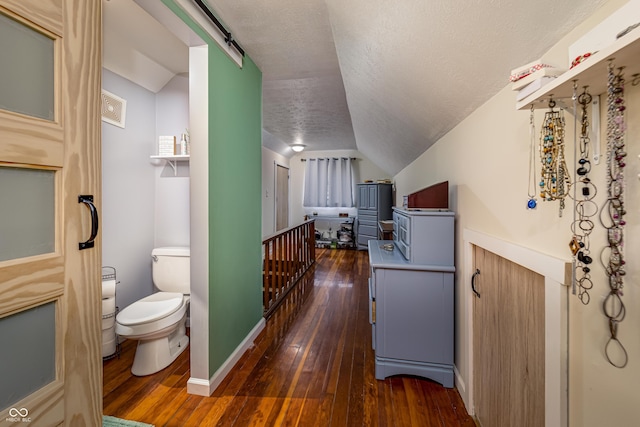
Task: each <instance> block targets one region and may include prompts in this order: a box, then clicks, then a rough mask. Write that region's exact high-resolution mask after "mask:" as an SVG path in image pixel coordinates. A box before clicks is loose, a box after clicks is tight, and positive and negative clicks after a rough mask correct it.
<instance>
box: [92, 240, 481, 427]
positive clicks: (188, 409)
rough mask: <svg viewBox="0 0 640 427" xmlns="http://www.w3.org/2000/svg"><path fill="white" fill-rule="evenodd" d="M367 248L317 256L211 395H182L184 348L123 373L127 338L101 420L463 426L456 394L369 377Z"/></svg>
mask: <svg viewBox="0 0 640 427" xmlns="http://www.w3.org/2000/svg"><path fill="white" fill-rule="evenodd" d="M368 274H369V264H368V255H367V253H366V251H351V250H329V249H324V250H318V252H317V257H316V263H315V265H314V266H313V267H312V268H311V269H310V270H309V272H307V274H306V275H305V276H304V277H303V278H302V279H301V280H300V281H299V282H298V285H297V286H296V288H294V289H293V290H292V291H291V292H290V293H289V294H288V295H287V296H286V297H285V299H284V300H283V302H282V304H281V305H280V306H279V307H278V308H277V309H276V310H275V311H274V312H273V313H272V314H271V316H270V317H269V318H268V319H267V322H266V325H265V328H264V330H263V331H262V332H261V334H260V335H259V336H258V338H257V339H256V341H255V343H254V345H253V346H252V347H251V348H250V349H249V350H247V351H246V352H245V354H243V355H242V356H241V357H240V360H239V361H238V363H237V364H236V365H235V366H234V368H233V369H232V370H231V372H230V373H229V375H227V377H226V378H225V379H223V381H222V382H221V383H220V385H219V386H218V388H217V389H216V390H215V391H214V392H213V394H212V395H211V396H209V397H203V396H195V395H189V394H187V392H186V382H187V381H188V379H189V376H190V372H189V369H188V363H189V355H188V352H189V350H190V349H187V351H185V353H183V354H182V355H181V356H180V357H179V358H178V360H177V361H176V362H174V363H173V364H172V365H171V366H169V367H168V368H166V369H164V370H162V371H160V372H159V373H157V374H155V375H152V376H148V377H134V376H133V375H131V373H130V368H131V364H132V362H133V355H134V353H135V344H136V343H135V341H127V342H125V344H124V345H123V346H122V354H121V356H120V358H118V359H113V360H110V361H107V362H105V364H104V393H103V396H104V413H105V414H107V415H113V416H117V417H122V418H129V419H135V420H136V421H141V422H146V423H151V424H154V425H155V426H156V427H163V426H164V427H178V426H180V427H190V426H194V427H201V426H269V427H270V426H278V427H280V426H302V427H307V426H319V427H326V426H330V425H333V426H339V427H343V426H363V425H366V426H380V427H385V426H394V427H395V426H398V427H402V426H411V425H420V426H445V427H453V426H458V425H459V426H462V427H473V426H474V425H475V424H474V422H473V420H472V418H471V417H469V416H468V415H467V412H466V410H465V408H464V404H463V403H462V400H461V399H460V395H459V394H458V392H457V390H455V389H445V388H443V387H441V386H440V385H439V384H437V383H434V382H432V381H429V380H425V379H421V378H413V377H405V376H397V377H391V378H387V379H386V380H384V381H380V380H376V379H375V360H374V357H375V353H374V351H373V350H372V348H371V339H372V338H371V325H370V324H369V319H368V282H367V280H368Z"/></svg>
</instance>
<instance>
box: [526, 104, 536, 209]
mask: <svg viewBox="0 0 640 427" xmlns="http://www.w3.org/2000/svg"><path fill="white" fill-rule="evenodd" d="M535 140H536V125H535V123H534V116H533V105H531V115H530V116H529V182H528V183H527V195H528V196H529V200H527V209H529V210H532V209H535V208H536V207H537V206H538V201H537V200H536V183H535V181H536V143H535Z"/></svg>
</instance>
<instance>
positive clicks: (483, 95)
mask: <svg viewBox="0 0 640 427" xmlns="http://www.w3.org/2000/svg"><path fill="white" fill-rule="evenodd" d="M605 1H606V0H563V1H557V0H539V1H514V0H511V1H507V0H466V1H463V0H451V1H442V0H438V1H435V0H402V1H397V2H389V1H385V0H348V1H345V0H269V1H264V0H263V1H255V0H208V4H209V5H210V6H211V8H212V9H213V10H214V11H215V12H216V14H217V15H218V16H220V17H221V18H222V20H223V22H224V23H225V25H226V26H227V28H228V29H230V30H231V32H232V33H233V36H234V38H235V39H236V40H237V41H238V42H239V43H240V45H241V46H242V47H243V48H244V49H245V50H246V52H247V54H248V55H249V56H250V57H251V58H252V60H253V61H254V62H255V63H256V64H257V65H258V67H259V68H260V69H261V70H262V73H263V79H264V81H263V88H264V93H263V110H264V113H263V114H264V121H263V128H264V130H265V132H266V133H267V134H268V135H269V138H270V139H271V140H273V139H278V140H280V141H281V142H283V143H284V144H292V143H295V142H298V141H301V142H302V143H304V144H306V145H307V146H308V148H307V149H308V150H330V149H340V148H344V149H353V148H357V149H358V150H360V151H361V152H362V153H363V154H364V155H365V156H367V157H368V158H369V159H370V160H372V161H373V162H374V163H376V164H377V165H378V166H379V167H380V168H382V169H383V170H385V171H386V172H388V173H389V174H391V175H393V174H395V173H397V172H399V171H400V170H402V169H403V168H404V167H405V166H407V165H408V164H409V163H411V162H412V161H413V160H414V159H416V157H418V156H419V155H420V154H422V153H423V152H424V151H425V150H426V149H427V148H428V147H429V146H430V145H431V144H433V143H434V142H436V141H437V140H438V139H439V138H440V137H441V136H443V135H444V134H445V133H446V132H448V131H449V130H451V129H452V128H453V127H454V126H455V125H457V124H458V123H459V122H460V121H462V120H463V119H464V118H465V117H466V116H468V115H469V114H470V113H471V112H472V111H473V110H475V109H476V108H478V107H479V106H480V105H481V104H483V103H484V102H486V101H487V100H488V99H489V98H491V97H492V96H493V95H495V94H496V93H497V92H498V91H499V90H500V89H502V88H504V86H505V85H506V84H507V79H508V75H509V71H510V70H511V69H513V68H515V67H517V66H520V65H523V64H526V63H528V62H531V61H533V60H535V59H537V58H538V57H540V56H541V55H542V54H543V53H544V52H546V51H547V50H548V49H549V48H550V47H551V46H552V45H553V44H554V43H555V42H556V41H558V40H559V39H560V38H561V37H562V36H564V35H565V34H567V33H568V32H569V31H570V30H571V29H573V28H574V27H575V26H576V25H577V24H578V23H580V21H582V20H583V19H585V17H587V16H589V15H590V14H591V13H593V11H595V9H596V8H597V7H599V6H600V5H602V4H603V3H605ZM284 144H280V145H281V146H283V145H284Z"/></svg>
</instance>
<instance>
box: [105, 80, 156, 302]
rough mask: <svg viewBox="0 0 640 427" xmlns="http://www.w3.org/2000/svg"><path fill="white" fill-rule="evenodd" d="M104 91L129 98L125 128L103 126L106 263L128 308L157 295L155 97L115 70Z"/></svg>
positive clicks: (119, 300)
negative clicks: (154, 272)
mask: <svg viewBox="0 0 640 427" xmlns="http://www.w3.org/2000/svg"><path fill="white" fill-rule="evenodd" d="M102 87H103V88H104V89H106V90H108V91H109V92H112V93H114V94H115V95H118V96H119V97H121V98H124V99H126V100H127V112H126V123H125V124H126V127H125V128H124V129H122V128H119V127H116V126H113V125H111V124H107V123H104V122H103V123H102V217H101V218H100V226H101V227H102V265H109V266H113V267H115V268H116V271H117V278H118V280H119V281H120V284H119V285H118V287H117V292H116V303H117V305H118V307H120V309H123V308H124V307H126V306H127V305H129V304H131V303H132V302H133V301H135V300H137V299H140V298H142V297H144V296H146V295H149V294H150V293H151V292H152V291H153V282H152V280H151V249H153V241H154V227H153V217H154V208H153V206H154V185H155V184H154V167H153V166H152V165H151V163H150V162H149V154H150V152H151V151H150V150H151V147H152V146H153V141H154V138H155V126H156V117H155V109H156V107H155V94H154V93H153V92H150V91H148V90H146V89H144V88H142V87H141V86H138V85H136V84H134V83H132V82H130V81H129V80H126V79H124V78H122V77H120V76H118V75H116V74H114V73H112V72H111V71H108V70H104V69H103V73H102Z"/></svg>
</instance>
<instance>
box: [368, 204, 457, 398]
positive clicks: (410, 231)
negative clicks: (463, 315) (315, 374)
mask: <svg viewBox="0 0 640 427" xmlns="http://www.w3.org/2000/svg"><path fill="white" fill-rule="evenodd" d="M393 220H394V232H393V234H394V240H393V243H392V242H391V241H388V240H369V244H368V249H369V264H370V268H371V273H370V277H369V320H370V323H371V326H372V340H373V348H374V350H375V367H376V368H375V369H376V372H375V375H376V378H377V379H384V378H386V377H389V376H391V375H400V374H404V375H418V376H421V377H425V378H429V379H432V380H434V381H437V382H439V383H441V384H442V385H443V386H445V387H449V388H451V387H453V383H454V373H453V346H454V324H453V322H454V301H453V297H454V295H453V291H454V289H453V287H454V273H455V266H454V250H453V248H454V220H455V214H454V213H453V212H450V211H438V210H422V211H407V210H402V209H398V208H394V212H393Z"/></svg>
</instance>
